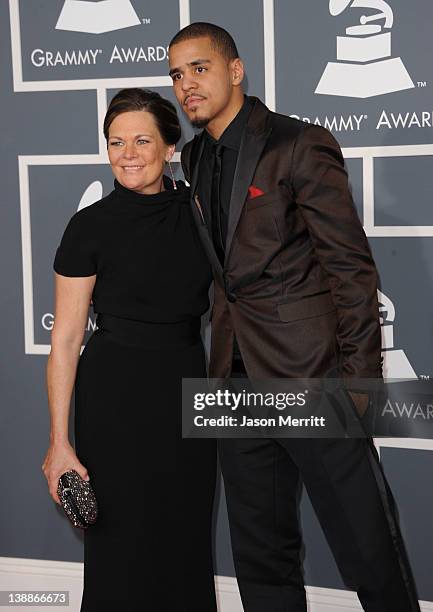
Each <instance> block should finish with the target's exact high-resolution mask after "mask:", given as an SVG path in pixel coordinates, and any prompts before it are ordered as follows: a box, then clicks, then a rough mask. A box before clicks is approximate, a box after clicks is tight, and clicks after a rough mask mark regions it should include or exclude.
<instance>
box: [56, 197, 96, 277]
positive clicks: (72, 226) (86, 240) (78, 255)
mask: <svg viewBox="0 0 433 612" xmlns="http://www.w3.org/2000/svg"><path fill="white" fill-rule="evenodd" d="M84 211H86V209H83V211H80V212H78V213H76V214H75V215H74V216H73V217H72V218H71V220H70V221H69V223H68V225H67V227H66V229H65V231H64V234H63V237H62V240H61V242H60V246H59V247H58V249H57V251H56V256H55V258H54V265H53V267H54V270H55V271H56V272H57V274H61V275H62V276H92V275H93V274H96V263H97V262H96V248H95V232H94V231H93V230H92V223H91V218H90V217H89V216H88V215H87V214H86V215H83V214H81V213H82V212H84Z"/></svg>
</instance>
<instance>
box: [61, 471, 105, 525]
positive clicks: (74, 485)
mask: <svg viewBox="0 0 433 612" xmlns="http://www.w3.org/2000/svg"><path fill="white" fill-rule="evenodd" d="M57 494H58V496H59V499H60V502H61V504H62V507H63V510H64V511H65V513H66V516H67V517H68V519H69V520H70V521H71V523H72V524H73V525H74V527H79V528H80V529H87V527H89V525H93V523H94V522H95V521H96V517H97V515H98V504H97V502H96V497H95V494H94V492H93V489H92V487H91V486H90V483H89V482H87V481H86V480H84V479H83V478H81V476H80V475H79V474H78V472H76V471H75V470H69V471H68V472H65V473H64V474H62V475H61V476H60V478H59V483H58V485H57Z"/></svg>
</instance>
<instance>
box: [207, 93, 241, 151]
mask: <svg viewBox="0 0 433 612" xmlns="http://www.w3.org/2000/svg"><path fill="white" fill-rule="evenodd" d="M243 103H244V94H243V93H242V94H241V95H240V96H237V97H236V100H233V101H232V102H231V103H230V104H229V105H228V106H227V107H226V108H225V109H224V110H223V112H222V113H221V114H220V115H218V116H217V117H215V118H214V119H212V121H210V122H209V123H208V124H207V126H206V131H207V132H208V133H209V134H210V135H211V136H212V138H214V139H215V140H219V139H220V137H221V134H222V133H223V132H224V131H225V129H226V128H227V127H228V126H229V125H230V123H231V122H232V121H233V119H234V118H235V117H236V115H237V114H238V113H239V111H240V110H241V108H242V106H243Z"/></svg>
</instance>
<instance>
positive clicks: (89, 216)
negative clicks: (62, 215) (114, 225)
mask: <svg viewBox="0 0 433 612" xmlns="http://www.w3.org/2000/svg"><path fill="white" fill-rule="evenodd" d="M111 199H112V194H111V193H110V194H108V195H107V196H105V197H104V198H101V199H100V200H97V201H96V202H93V203H92V204H88V205H87V206H85V207H84V208H80V209H79V210H77V212H76V213H74V214H73V215H72V217H71V218H70V220H69V223H68V225H71V226H74V227H76V228H83V229H85V228H86V227H92V226H93V224H94V223H96V222H97V221H98V220H99V219H100V218H101V215H103V213H104V210H105V209H106V208H107V206H109V203H110V201H111Z"/></svg>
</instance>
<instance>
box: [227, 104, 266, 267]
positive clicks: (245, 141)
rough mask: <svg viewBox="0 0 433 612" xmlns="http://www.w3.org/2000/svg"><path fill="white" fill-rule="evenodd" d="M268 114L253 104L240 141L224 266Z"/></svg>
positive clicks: (262, 147)
mask: <svg viewBox="0 0 433 612" xmlns="http://www.w3.org/2000/svg"><path fill="white" fill-rule="evenodd" d="M269 117H270V111H269V110H268V109H267V108H266V106H265V105H264V104H262V103H261V102H260V100H257V99H256V100H255V105H254V107H253V110H252V111H251V115H250V117H249V120H248V123H247V126H246V128H245V131H244V135H243V137H242V141H241V146H240V149H239V155H238V161H237V164H236V169H235V175H234V179H233V187H232V193H231V197H230V209H229V220H228V229H227V238H226V249H225V251H226V254H225V261H224V266H225V265H226V264H227V260H228V258H229V256H230V250H231V247H232V243H233V237H234V234H235V231H236V228H237V225H238V223H239V219H240V216H241V213H242V209H243V207H244V204H245V201H246V199H247V195H248V188H249V187H250V185H251V182H252V179H253V176H254V173H255V171H256V167H257V164H258V162H259V159H260V156H261V154H262V152H263V149H264V147H265V145H266V141H267V140H268V138H269V135H270V133H271V128H270V126H269Z"/></svg>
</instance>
